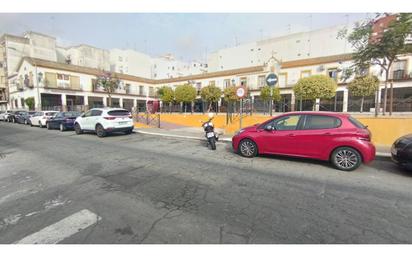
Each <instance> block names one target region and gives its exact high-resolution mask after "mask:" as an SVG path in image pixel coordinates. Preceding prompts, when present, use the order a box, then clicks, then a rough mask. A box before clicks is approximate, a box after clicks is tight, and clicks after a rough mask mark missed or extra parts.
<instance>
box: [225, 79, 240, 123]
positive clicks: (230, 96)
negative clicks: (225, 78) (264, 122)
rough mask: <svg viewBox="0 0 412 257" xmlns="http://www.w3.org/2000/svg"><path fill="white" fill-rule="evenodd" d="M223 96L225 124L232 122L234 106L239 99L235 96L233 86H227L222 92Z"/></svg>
mask: <svg viewBox="0 0 412 257" xmlns="http://www.w3.org/2000/svg"><path fill="white" fill-rule="evenodd" d="M223 96H224V99H225V102H226V103H227V109H226V124H228V123H229V122H230V123H231V122H232V113H233V112H234V105H235V103H236V101H237V100H239V98H238V97H237V95H236V87H235V86H228V87H227V88H225V89H224V90H223Z"/></svg>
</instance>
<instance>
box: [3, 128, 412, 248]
mask: <svg viewBox="0 0 412 257" xmlns="http://www.w3.org/2000/svg"><path fill="white" fill-rule="evenodd" d="M411 185H412V174H410V173H408V172H406V171H403V170H401V169H399V168H398V167H396V166H395V165H394V164H393V163H391V162H390V161H387V160H375V161H374V162H372V163H371V164H370V165H362V166H361V167H360V168H359V169H358V170H356V171H354V172H342V171H338V170H335V169H333V168H332V167H331V166H330V165H329V164H328V163H324V162H320V161H312V160H300V159H292V158H284V157H273V156H260V157H257V158H253V159H247V158H242V157H240V156H239V155H237V154H235V153H233V151H232V149H231V145H230V144H229V143H223V142H221V143H218V145H217V150H216V151H211V150H210V149H207V148H206V144H205V142H201V141H197V140H184V139H175V138H166V137H157V136H149V135H142V134H138V133H133V134H131V135H123V134H118V135H113V136H109V137H106V138H98V137H97V136H96V135H94V134H83V135H76V134H75V133H74V132H73V131H67V132H60V131H58V130H47V129H40V128H37V127H33V128H31V127H30V126H24V125H17V124H10V123H4V122H1V123H0V243H6V244H8V243H39V242H43V243H62V244H82V243H84V244H95V243H97V244H99V243H100V244H102V243H105V244H117V243H120V244H140V243H159V244H163V243H207V244H215V243H315V244H317V243H411V242H412V225H411V224H412V223H411V217H412V187H411ZM56 231H57V232H56Z"/></svg>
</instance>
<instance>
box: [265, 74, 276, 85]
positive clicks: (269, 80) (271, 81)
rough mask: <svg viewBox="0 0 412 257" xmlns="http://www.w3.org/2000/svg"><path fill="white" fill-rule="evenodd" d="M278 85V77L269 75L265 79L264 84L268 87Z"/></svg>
mask: <svg viewBox="0 0 412 257" xmlns="http://www.w3.org/2000/svg"><path fill="white" fill-rule="evenodd" d="M276 83H278V76H276V74H275V73H269V75H267V77H266V84H267V85H268V86H270V87H273V86H274V85H276Z"/></svg>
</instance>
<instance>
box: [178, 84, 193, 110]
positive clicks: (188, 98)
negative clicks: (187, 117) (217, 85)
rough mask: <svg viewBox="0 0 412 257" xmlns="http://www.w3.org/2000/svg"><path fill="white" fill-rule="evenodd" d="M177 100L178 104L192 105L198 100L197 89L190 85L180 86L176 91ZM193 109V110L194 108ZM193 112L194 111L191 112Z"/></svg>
mask: <svg viewBox="0 0 412 257" xmlns="http://www.w3.org/2000/svg"><path fill="white" fill-rule="evenodd" d="M175 99H176V102H178V103H182V104H183V103H186V104H188V103H192V102H193V101H194V100H195V99H196V88H194V87H193V86H192V85H190V84H184V85H179V86H177V87H176V89H175ZM192 109H193V108H192ZM191 111H192V112H193V110H191Z"/></svg>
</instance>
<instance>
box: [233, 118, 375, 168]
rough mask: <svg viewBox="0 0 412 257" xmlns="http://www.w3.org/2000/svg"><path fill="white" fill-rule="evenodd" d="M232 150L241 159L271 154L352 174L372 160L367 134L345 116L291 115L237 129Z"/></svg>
mask: <svg viewBox="0 0 412 257" xmlns="http://www.w3.org/2000/svg"><path fill="white" fill-rule="evenodd" d="M232 145H233V149H234V150H235V151H236V152H238V153H239V154H241V155H242V156H244V157H254V156H256V155H257V154H275V155H286V156H295V157H303V158H312V159H319V160H324V161H330V162H331V163H332V164H333V166H335V167H336V168H337V169H340V170H344V171H352V170H355V169H356V168H358V167H359V166H360V165H361V163H362V162H364V163H368V162H370V161H372V160H373V159H374V158H375V151H376V150H375V146H374V145H373V144H372V142H371V133H370V131H369V130H368V129H367V127H366V126H364V125H363V124H362V123H360V122H359V121H358V120H356V119H355V118H353V117H351V116H350V115H348V114H342V113H332V112H291V113H287V114H283V115H280V116H277V117H275V118H273V119H270V120H268V121H266V122H264V123H262V124H256V125H254V126H251V127H248V128H244V129H241V130H239V131H238V132H237V133H236V135H235V136H234V137H233V139H232Z"/></svg>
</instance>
